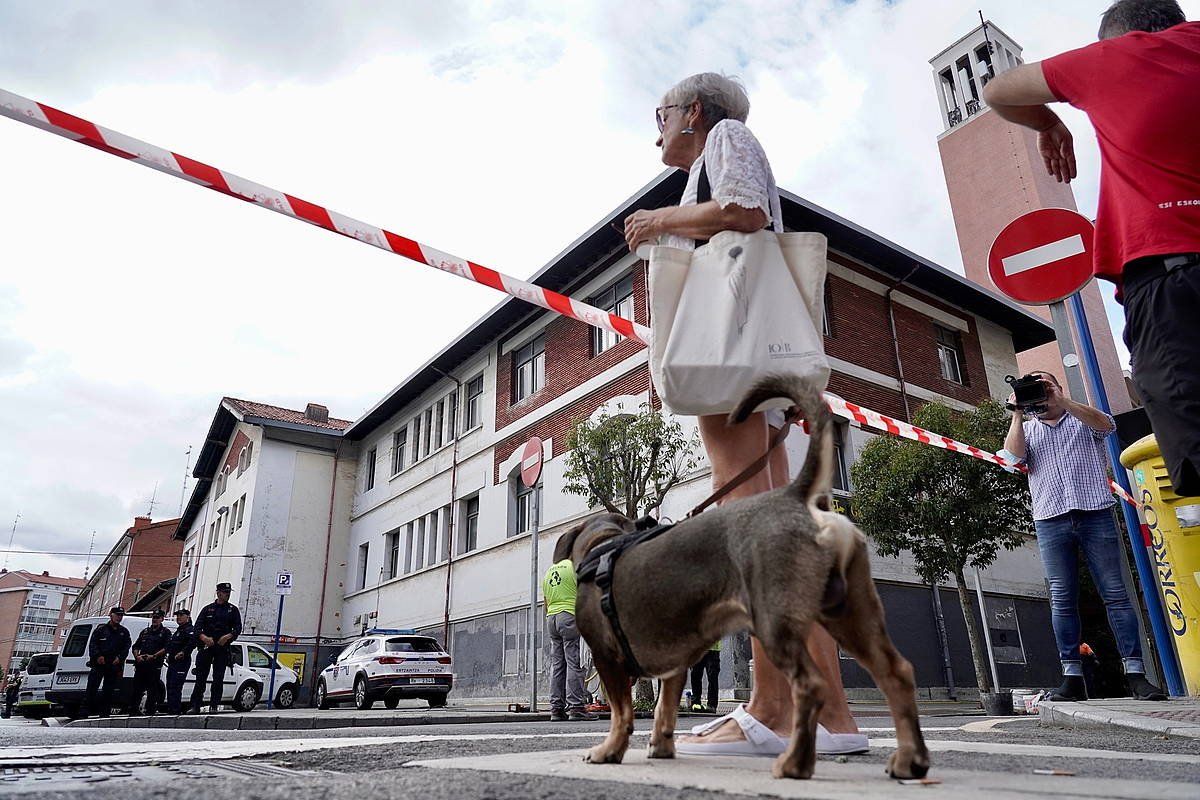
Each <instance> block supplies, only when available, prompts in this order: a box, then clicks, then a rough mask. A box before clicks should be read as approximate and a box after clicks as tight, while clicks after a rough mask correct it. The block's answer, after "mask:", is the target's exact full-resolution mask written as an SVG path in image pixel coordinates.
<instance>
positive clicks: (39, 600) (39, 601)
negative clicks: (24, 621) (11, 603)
mask: <svg viewBox="0 0 1200 800" xmlns="http://www.w3.org/2000/svg"><path fill="white" fill-rule="evenodd" d="M47 600H49V595H45V594H40V593H38V592H34V593H33V594H31V595H30V596H29V605H31V606H44V605H46V601H47Z"/></svg>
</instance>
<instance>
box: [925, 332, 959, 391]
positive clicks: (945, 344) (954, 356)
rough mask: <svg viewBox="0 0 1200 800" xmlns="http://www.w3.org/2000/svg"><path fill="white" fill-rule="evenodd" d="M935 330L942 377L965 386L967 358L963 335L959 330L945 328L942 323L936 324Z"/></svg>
mask: <svg viewBox="0 0 1200 800" xmlns="http://www.w3.org/2000/svg"><path fill="white" fill-rule="evenodd" d="M933 331H934V335H935V337H936V339H937V355H938V368H939V369H940V371H941V373H942V377H943V378H945V379H946V380H948V381H953V382H954V383H958V384H962V385H964V386H965V385H966V383H967V381H966V376H965V375H964V374H963V366H962V365H963V361H964V360H965V359H964V358H963V349H962V337H961V336H960V335H959V333H958V331H955V330H951V329H950V328H943V327H942V326H941V325H934V326H933Z"/></svg>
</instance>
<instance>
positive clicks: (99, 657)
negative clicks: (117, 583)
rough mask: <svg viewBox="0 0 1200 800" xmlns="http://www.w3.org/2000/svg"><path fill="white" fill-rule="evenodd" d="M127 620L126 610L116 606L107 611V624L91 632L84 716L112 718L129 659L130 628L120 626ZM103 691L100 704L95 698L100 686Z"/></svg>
mask: <svg viewBox="0 0 1200 800" xmlns="http://www.w3.org/2000/svg"><path fill="white" fill-rule="evenodd" d="M124 618H125V609H123V608H121V607H120V606H113V607H112V608H110V609H109V610H108V622H106V623H105V624H103V625H101V626H100V627H99V628H96V630H95V631H94V632H93V633H92V641H91V644H89V645H88V662H87V665H88V679H87V700H86V704H85V707H84V710H85V711H86V712H87V713H86V714H85V715H84V716H90V715H91V714H92V713H97V714H99V715H100V716H102V717H107V716H111V715H112V701H113V695H115V694H116V693H117V690H118V688H119V687H120V684H121V676H122V675H123V674H124V673H125V659H127V658H128V657H129V644H130V641H129V629H128V628H126V627H125V626H124V625H122V624H121V620H122V619H124ZM101 683H103V684H104V690H103V692H101V693H100V701H99V702H98V703H97V700H96V695H97V692H98V691H99V689H100V684H101Z"/></svg>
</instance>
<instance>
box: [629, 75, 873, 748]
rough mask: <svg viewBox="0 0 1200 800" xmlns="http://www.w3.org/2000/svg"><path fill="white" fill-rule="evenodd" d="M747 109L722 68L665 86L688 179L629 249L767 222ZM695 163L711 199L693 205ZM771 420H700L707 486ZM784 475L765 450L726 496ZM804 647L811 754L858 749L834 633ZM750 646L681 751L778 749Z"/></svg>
mask: <svg viewBox="0 0 1200 800" xmlns="http://www.w3.org/2000/svg"><path fill="white" fill-rule="evenodd" d="M749 113H750V101H749V99H748V98H747V97H746V92H745V89H743V88H742V86H741V84H740V83H738V82H737V81H736V80H734V79H731V78H728V77H725V76H723V75H717V74H715V73H711V72H706V73H701V74H699V75H693V76H691V77H689V78H685V79H684V80H682V81H680V82H679V83H678V84H677V85H676V86H675V87H674V88H672V89H671V90H670V91H669V92H667V94H666V96H665V97H664V98H663V101H662V105H661V106H659V107H658V108H657V109H656V110H655V115H656V118H657V122H658V130H659V137H658V146H659V147H660V148H662V160H663V163H664V164H666V165H668V166H671V167H678V168H679V169H686V170H687V171H688V181H687V185H686V186H685V188H684V190H683V199H682V201H681V202H680V204H679V205H678V206H676V207H673V208H661V209H655V210H643V211H637V212H635V213H634V214H632V215H630V216H629V217H628V218H627V219H626V220H625V238H626V241H627V242H628V243H629V247H630V249H631V250H635V249H637V247H638V245H640V244H643V243H646V242H651V243H659V244H664V245H670V246H673V247H680V248H689V249H690V248H693V247H695V244H696V242H697V241H701V242H703V241H706V240H708V239H709V238H711V237H712V236H714V235H715V234H717V233H719V232H720V231H728V230H733V231H739V232H742V233H753V232H754V231H758V230H761V229H762V228H765V227H767V226H769V225H771V224H772V221H773V220H772V219H771V209H772V207H774V208H778V207H779V205H778V197H777V195H778V189H777V188H776V186H775V178H774V176H773V175H772V173H771V166H770V164H769V163H768V161H767V156H766V153H764V152H763V149H762V146H761V145H760V144H759V143H758V140H757V139H756V138H754V134H752V133H751V132H750V129H749V128H747V127H746V125H745V122H746V117H747V116H748V115H749ZM701 167H703V168H704V172H705V175H706V177H707V182H708V187H709V190H710V193H711V198H712V199H709V200H706V201H705V202H702V203H698V202H697V199H698V194H699V192H700V172H701ZM773 201H774V202H773ZM651 322H652V323H653V320H652V321H651ZM731 324H732V323H731ZM776 413H777V412H776ZM769 423H773V424H774V425H776V426H778V425H781V424H782V414H778V413H777V416H775V417H774V418H771V412H767V413H761V412H760V413H757V414H753V415H751V416H750V418H749V419H747V420H746V421H745V422H743V423H742V424H740V425H735V426H727V425H726V424H725V417H724V416H723V415H711V416H702V417H700V419H699V425H700V434H701V437H702V438H703V440H704V448H705V450H706V451H707V453H708V458H709V461H710V462H711V464H712V473H713V485H714V488H717V487H720V486H722V485H724V484H725V483H727V482H729V481H730V480H731V479H732V478H733V477H734V476H735V475H737V474H738V473H739V472H740V471H741V470H742V469H743V468H744V467H745V466H746V465H747V464H749V463H750V462H751V461H753V460H754V459H756V458H758V457H759V456H760V455H762V453H763V451H764V450H766V448H767V442H768V438H769V436H768V434H769ZM787 480H788V466H787V455H786V453H785V452H784V451H783V449H782V448H779V449H778V450H777V451H776V452H775V453H773V454H772V459H771V466H770V469H769V470H763V471H760V472H759V473H758V474H757V475H755V476H754V477H753V478H751V479H750V480H747V481H746V482H745V483H743V484H742V485H741V486H739V487H738V488H736V489H734V490H733V491H732V492H730V494H729V495H727V496H726V498H725V501H730V500H735V499H737V498H739V497H748V496H750V495H753V494H757V493H759V492H765V491H768V490H769V489H772V488H774V487H776V486H782V485H784V484H785V483H786V482H787ZM808 647H809V651H810V653H811V654H812V656H813V660H814V661H815V662H816V663H817V664H818V665H819V666H820V669H821V672H822V674H823V675H824V678H825V681H826V684H827V686H828V687H829V691H828V696H827V697H826V698H825V703H824V706H823V708H822V710H821V716H820V722H821V724H820V725H819V726H818V730H817V750H818V752H821V753H857V752H864V751H865V750H866V749H867V738H866V737H865V736H863V735H862V734H860V733H858V728H857V726H856V725H855V723H854V718H853V717H852V716H851V715H850V708H849V706H848V705H847V704H846V697H845V692H844V690H843V688H842V680H841V672H840V669H839V665H838V655H837V646H836V644H835V643H834V641H833V638H832V637H831V636H830V635H829V634H828V633H827V632H826V631H825V630H824V629H823V628H820V627H814V628H813V632H812V634H811V635H810V637H809V642H808ZM751 648H752V652H753V656H754V690H753V692H752V694H751V696H750V702H749V704H748V705H746V706H745V707H741V708H739V710H738V711H736V712H734V713H733V714H731V715H728V716H726V717H722V718H720V719H717V720H715V721H713V722H711V723H708V724H707V725H701V726H697V727H696V728H694V729H693V733H694V734H695V735H693V736H688V737H683V738H682V739H681V740H679V741H678V743H677V747H678V751H679V752H681V753H692V754H702V753H711V754H727V753H741V754H746V755H771V756H774V755H778V754H779V753H781V752H783V750H784V748H785V746H786V745H787V740H788V738H789V737H790V736H791V729H792V722H793V720H792V690H791V685H790V684H789V682H788V680H787V678H786V677H785V676H784V675H783V673H781V672H780V671H779V669H778V668H777V667H776V666H775V665H774V664H772V663H771V661H770V659H768V658H767V655H766V653H765V652H764V651H763V648H762V646H761V644H760V643H759V642H758V640H757V639H753V640H752V641H751Z"/></svg>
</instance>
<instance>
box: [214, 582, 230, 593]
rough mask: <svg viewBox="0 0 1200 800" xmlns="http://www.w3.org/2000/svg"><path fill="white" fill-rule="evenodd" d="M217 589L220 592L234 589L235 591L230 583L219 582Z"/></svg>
mask: <svg viewBox="0 0 1200 800" xmlns="http://www.w3.org/2000/svg"><path fill="white" fill-rule="evenodd" d="M217 591H218V592H232V591H233V587H232V586H230V585H229V584H228V583H218V584H217Z"/></svg>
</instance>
